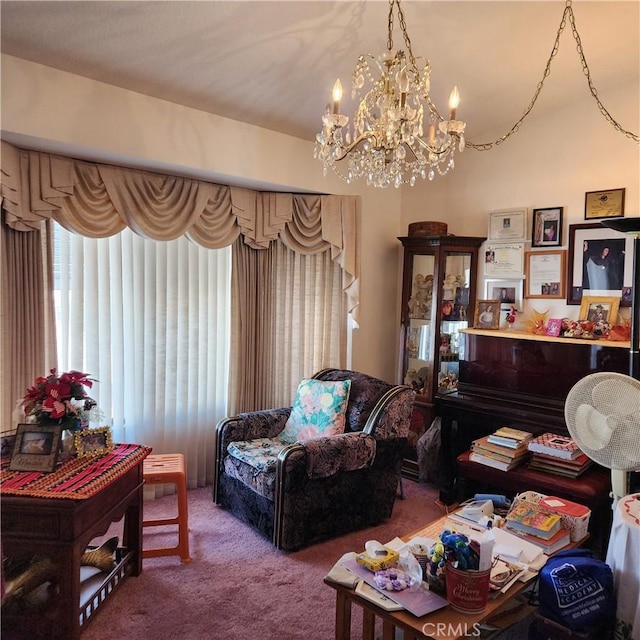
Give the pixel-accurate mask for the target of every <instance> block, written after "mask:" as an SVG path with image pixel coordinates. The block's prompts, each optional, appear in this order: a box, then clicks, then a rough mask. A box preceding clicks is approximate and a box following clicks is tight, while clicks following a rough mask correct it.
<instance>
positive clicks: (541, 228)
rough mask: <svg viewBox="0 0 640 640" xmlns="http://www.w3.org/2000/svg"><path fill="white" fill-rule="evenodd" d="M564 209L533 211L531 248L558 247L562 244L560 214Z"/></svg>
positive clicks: (554, 208) (553, 208) (551, 208)
mask: <svg viewBox="0 0 640 640" xmlns="http://www.w3.org/2000/svg"><path fill="white" fill-rule="evenodd" d="M563 211H564V207H550V208H547V209H534V210H533V219H532V225H531V230H532V235H531V246H532V247H559V246H560V245H561V244H562V213H563Z"/></svg>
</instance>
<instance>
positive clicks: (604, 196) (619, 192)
mask: <svg viewBox="0 0 640 640" xmlns="http://www.w3.org/2000/svg"><path fill="white" fill-rule="evenodd" d="M624 191H625V190H624V189H609V190H607V191H587V193H586V194H585V197H584V219H585V220H594V219H596V218H621V217H622V216H623V215H624Z"/></svg>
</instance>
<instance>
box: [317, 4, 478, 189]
mask: <svg viewBox="0 0 640 640" xmlns="http://www.w3.org/2000/svg"><path fill="white" fill-rule="evenodd" d="M395 7H397V10H398V20H399V22H400V28H401V29H402V35H403V37H404V42H405V45H406V49H407V50H406V52H405V51H403V50H394V48H393V14H394V8H395ZM430 78H431V65H430V63H429V61H428V60H426V59H424V58H416V57H415V56H414V55H413V51H412V49H411V41H410V39H409V34H408V33H407V25H406V23H405V19H404V13H403V11H402V8H401V7H400V0H389V20H388V38H387V50H386V51H385V53H383V54H382V55H379V56H374V55H372V54H366V55H361V56H360V57H359V58H358V63H357V65H356V67H355V69H354V70H353V74H352V87H353V89H352V98H353V99H356V98H358V100H359V101H360V103H359V105H358V109H357V111H356V113H355V116H354V121H353V125H352V129H353V133H352V129H351V128H349V127H348V125H349V118H348V117H347V116H345V115H343V114H342V113H340V102H341V100H342V85H341V83H340V80H339V79H338V80H336V83H335V85H334V87H333V104H332V105H328V106H327V109H326V111H325V113H324V115H323V116H322V131H320V133H318V134H317V135H316V146H315V150H314V157H316V158H319V159H320V160H321V161H322V163H323V165H324V174H325V175H326V174H327V170H328V168H329V167H331V168H332V169H333V170H334V171H335V172H336V173H337V174H338V175H339V176H340V177H342V178H343V179H345V180H346V181H347V182H349V183H350V182H352V181H354V180H357V179H359V178H361V177H365V178H366V181H367V185H368V186H375V187H387V186H390V185H393V186H395V187H400V186H402V185H403V184H410V185H414V184H415V183H416V180H417V179H418V178H422V179H424V178H426V177H427V176H428V177H429V180H433V178H434V177H435V174H436V171H437V172H438V173H439V174H440V175H444V174H445V173H447V172H448V171H449V169H452V168H453V167H454V155H455V151H456V148H458V149H459V150H460V151H462V150H463V149H464V130H465V127H466V124H465V123H464V122H462V121H460V120H456V109H457V107H458V103H459V101H460V96H459V93H458V88H457V87H454V88H453V90H452V92H451V96H450V98H449V108H450V117H449V120H444V119H443V118H442V117H441V116H440V114H439V113H438V110H437V109H436V108H435V106H434V104H433V102H432V101H431V97H430V95H429V91H430V81H431V80H430ZM425 125H426V126H425ZM425 131H426V136H425ZM343 161H346V163H345V164H346V166H345V171H346V173H345V171H343V170H342V164H338V163H342V162H343Z"/></svg>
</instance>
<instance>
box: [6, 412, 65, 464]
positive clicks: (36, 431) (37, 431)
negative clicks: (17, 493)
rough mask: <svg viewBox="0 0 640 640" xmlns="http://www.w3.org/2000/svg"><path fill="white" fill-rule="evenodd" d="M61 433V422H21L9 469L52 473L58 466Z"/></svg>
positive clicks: (17, 430)
mask: <svg viewBox="0 0 640 640" xmlns="http://www.w3.org/2000/svg"><path fill="white" fill-rule="evenodd" d="M61 435H62V426H61V425H59V424H56V425H46V426H42V425H38V424H19V425H18V428H17V429H16V439H15V442H14V445H13V452H12V454H11V462H10V463H9V469H10V470H11V471H40V472H42V473H50V472H51V471H53V470H54V469H55V468H56V462H57V460H58V452H59V451H60V438H61Z"/></svg>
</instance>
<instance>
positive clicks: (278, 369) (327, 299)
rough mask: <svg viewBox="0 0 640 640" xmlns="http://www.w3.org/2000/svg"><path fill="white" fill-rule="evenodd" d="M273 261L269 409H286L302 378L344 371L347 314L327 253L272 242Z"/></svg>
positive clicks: (338, 273)
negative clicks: (306, 251)
mask: <svg viewBox="0 0 640 640" xmlns="http://www.w3.org/2000/svg"><path fill="white" fill-rule="evenodd" d="M271 258H272V260H273V272H274V295H273V307H272V313H273V317H274V330H273V336H274V338H273V340H274V350H273V371H274V376H273V379H274V380H275V381H276V385H275V388H274V390H273V392H274V402H275V404H274V405H273V406H274V407H281V406H282V407H284V406H287V405H288V404H291V403H292V402H293V398H294V396H295V390H296V389H297V387H298V384H299V382H300V380H301V379H302V378H305V377H309V376H310V375H312V374H314V373H316V372H317V371H319V370H321V369H325V368H327V367H336V368H342V367H344V362H345V345H346V327H347V312H346V302H345V296H344V293H343V292H342V287H341V278H342V273H341V269H340V267H339V266H338V265H336V264H335V263H334V262H333V261H332V260H331V255H330V253H329V251H324V252H323V253H319V254H315V255H302V254H299V253H295V252H293V251H291V250H289V249H287V248H286V247H285V246H284V245H282V244H281V243H279V242H275V243H274V247H273V253H272V256H271ZM294 354H295V355H294Z"/></svg>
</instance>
